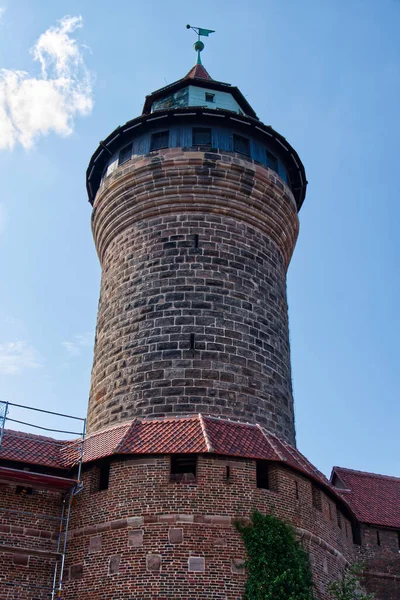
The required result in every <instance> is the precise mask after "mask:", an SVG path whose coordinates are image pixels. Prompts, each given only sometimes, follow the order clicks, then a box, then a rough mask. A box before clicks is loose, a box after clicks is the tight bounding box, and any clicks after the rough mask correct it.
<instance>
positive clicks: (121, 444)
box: [113, 417, 138, 454]
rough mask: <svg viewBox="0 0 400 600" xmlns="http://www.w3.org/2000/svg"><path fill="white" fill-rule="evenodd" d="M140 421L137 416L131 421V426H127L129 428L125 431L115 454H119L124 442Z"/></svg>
mask: <svg viewBox="0 0 400 600" xmlns="http://www.w3.org/2000/svg"><path fill="white" fill-rule="evenodd" d="M137 423H138V419H137V417H135V418H134V419H132V421H129V427H128V428H127V430H126V431H125V433H124V434H123V436H122V438H121V440H120V442H119V444H118V446H117V447H116V448H115V449H114V451H113V454H118V453H119V451H120V449H121V448H122V447H123V444H124V443H125V439H126V438H127V437H128V436H129V435H130V434H131V432H132V431H133V430H134V429H135V426H136V425H137Z"/></svg>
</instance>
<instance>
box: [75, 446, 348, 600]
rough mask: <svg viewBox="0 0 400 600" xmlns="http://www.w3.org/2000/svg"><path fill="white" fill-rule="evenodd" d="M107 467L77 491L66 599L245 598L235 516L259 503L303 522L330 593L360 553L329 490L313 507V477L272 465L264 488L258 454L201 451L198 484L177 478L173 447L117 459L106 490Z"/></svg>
mask: <svg viewBox="0 0 400 600" xmlns="http://www.w3.org/2000/svg"><path fill="white" fill-rule="evenodd" d="M227 466H229V468H230V470H229V474H230V477H229V480H227V478H226V474H227V471H226V467H227ZM99 473H100V470H99V468H98V467H95V466H94V467H92V468H90V469H89V470H88V471H87V472H86V473H85V474H84V479H85V488H84V491H83V493H82V494H80V495H78V496H77V497H76V501H75V505H74V510H73V515H72V521H71V538H70V541H69V544H68V556H67V563H66V567H67V572H66V577H68V581H67V582H66V587H65V598H66V600H75V599H78V598H80V595H79V594H80V591H81V590H85V592H86V594H88V595H90V597H91V598H92V599H93V600H106V599H107V600H112V599H117V598H118V600H122V599H123V598H130V599H131V598H140V599H142V600H147V599H148V600H150V599H151V600H155V599H158V600H161V599H167V598H168V599H170V598H174V599H176V600H179V599H182V600H190V599H193V600H194V599H197V600H200V599H203V600H210V599H214V598H215V599H224V600H237V599H238V598H241V597H242V594H243V590H244V585H245V580H246V572H245V569H244V567H243V564H244V562H243V561H244V558H245V553H244V547H243V544H242V541H241V537H240V535H239V534H238V533H237V531H236V529H235V526H234V522H235V521H236V520H237V519H238V518H248V517H249V516H250V515H251V513H252V512H253V510H254V509H256V508H257V509H258V510H260V511H262V512H264V513H268V512H271V511H273V512H274V513H275V514H276V515H277V516H278V517H281V518H283V519H285V520H288V521H289V522H290V523H292V524H293V525H294V526H295V527H296V530H297V532H298V535H299V537H301V538H302V539H303V543H304V544H305V546H306V548H307V550H308V551H309V552H310V556H311V560H312V564H313V570H314V576H315V583H316V591H317V598H320V599H321V600H327V596H326V593H325V587H326V584H327V582H328V581H329V580H330V579H332V578H335V577H337V575H338V573H339V570H340V569H341V568H342V567H343V565H344V564H345V562H346V561H347V560H351V557H352V551H353V550H352V549H353V544H352V539H351V530H350V524H349V523H348V521H347V519H346V518H345V517H344V516H343V515H342V528H339V527H338V525H337V518H336V506H335V504H334V502H333V501H332V500H331V499H329V498H328V497H327V496H326V495H325V493H324V492H321V504H320V508H316V507H315V506H313V494H312V485H311V483H310V481H308V480H307V479H306V478H305V477H302V476H301V475H298V474H294V472H292V471H290V470H288V469H286V468H285V467H281V466H279V465H272V466H270V489H268V490H265V489H258V488H257V487H256V465H255V461H253V460H246V459H240V460H238V459H235V460H230V459H227V458H221V457H219V458H218V457H211V456H200V457H199V458H198V469H197V480H196V482H193V483H175V482H170V458H169V457H168V456H156V457H141V458H127V459H126V460H121V459H116V460H114V461H113V462H112V463H111V470H110V480H109V487H108V489H107V490H103V491H98V485H99ZM296 483H297V486H296ZM297 495H298V498H297ZM329 506H330V507H331V508H330V509H329ZM346 531H347V534H346Z"/></svg>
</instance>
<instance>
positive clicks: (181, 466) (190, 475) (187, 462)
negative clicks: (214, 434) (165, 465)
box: [170, 454, 197, 483]
mask: <svg viewBox="0 0 400 600" xmlns="http://www.w3.org/2000/svg"><path fill="white" fill-rule="evenodd" d="M196 475H197V456H196V455H195V454H172V455H171V477H170V481H173V482H175V483H195V482H196Z"/></svg>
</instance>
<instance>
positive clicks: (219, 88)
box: [65, 30, 353, 600]
mask: <svg viewBox="0 0 400 600" xmlns="http://www.w3.org/2000/svg"><path fill="white" fill-rule="evenodd" d="M202 31H204V30H202ZM206 31H207V30H206ZM196 46H197V48H196V49H197V50H198V51H199V52H200V51H201V48H202V44H200V43H199V42H198V43H197V44H196ZM87 188H88V193H89V200H90V202H91V203H92V205H93V213H92V226H93V234H94V239H95V243H96V248H97V251H98V255H99V259H100V262H101V265H102V282H101V294H100V302H99V312H98V321H97V331H96V343H95V353H94V364H93V372H92V383H91V391H90V400H89V412H88V425H89V427H88V429H89V434H88V436H87V437H86V439H85V444H84V464H83V469H82V480H83V487H82V491H81V492H80V493H79V494H78V495H77V496H76V499H75V502H74V507H73V510H72V511H71V524H70V529H69V538H68V556H67V560H66V570H65V572H66V573H67V577H68V580H67V581H66V584H65V598H66V600H72V599H75V598H80V597H81V595H82V591H84V592H85V597H86V596H88V597H89V596H90V598H92V599H93V600H122V598H126V599H128V598H129V599H131V598H135V599H137V600H139V599H140V600H156V599H157V600H167V599H168V600H169V599H171V600H210V599H211V598H213V599H215V600H238V599H239V598H240V597H242V595H243V592H244V589H245V584H246V570H245V568H244V566H245V549H244V546H243V542H242V539H241V537H240V535H239V533H238V531H237V529H236V528H235V522H236V520H237V519H238V518H243V519H248V518H249V517H251V515H252V514H253V512H254V511H255V510H259V511H261V512H263V513H268V512H274V513H275V514H276V515H277V516H279V517H281V518H282V519H284V520H285V521H288V522H290V523H291V524H292V525H293V527H294V528H295V531H296V533H297V534H298V536H299V537H301V538H302V539H303V542H304V545H305V546H306V548H307V550H308V551H309V552H310V555H311V559H312V565H313V571H314V578H315V584H316V586H317V589H318V590H319V595H318V600H328V595H327V593H326V584H327V582H328V581H329V580H330V579H331V578H332V577H333V576H335V575H338V573H339V572H340V569H341V568H342V566H343V564H345V563H346V561H349V560H351V559H352V542H351V539H350V537H349V531H351V521H352V519H353V515H352V514H351V511H350V510H349V508H348V506H347V505H346V503H345V501H344V500H343V499H342V498H341V497H340V496H339V494H338V493H337V491H336V490H335V489H334V488H333V487H332V486H331V485H330V484H329V482H328V481H327V480H326V479H325V478H324V476H323V475H322V474H321V473H319V472H318V471H317V470H316V469H315V468H314V467H313V466H312V465H311V464H310V463H309V462H308V461H307V460H306V459H305V458H304V456H302V455H301V454H300V452H299V451H298V450H297V449H296V447H295V429H294V417H293V398H292V385H291V372H290V352H289V335H288V315H287V302H286V271H287V267H288V264H289V261H290V258H291V255H292V252H293V248H294V245H295V242H296V237H297V233H298V217H297V213H298V210H299V209H300V207H301V205H302V202H303V200H304V195H305V188H306V179H305V174H304V169H303V166H302V163H301V161H300V159H299V157H298V156H297V154H296V152H295V151H294V150H293V148H292V147H291V146H290V145H289V144H288V142H287V141H286V140H285V139H284V138H283V137H282V136H281V135H279V134H278V133H277V132H276V131H274V130H273V129H272V128H271V127H269V126H266V125H263V123H261V122H260V121H259V120H258V118H257V116H256V114H255V112H254V111H253V109H252V108H251V106H249V104H248V102H247V101H246V99H245V98H244V97H243V95H242V94H241V93H240V91H239V90H238V89H237V88H236V87H232V86H231V85H228V84H226V83H221V82H218V81H215V80H213V79H211V77H210V76H209V74H208V73H207V71H206V70H205V68H204V67H203V66H202V65H201V64H199V62H198V64H196V65H195V67H193V69H192V70H191V71H190V72H189V73H188V74H187V75H186V76H185V77H184V78H183V79H180V80H179V81H177V82H175V83H173V84H171V85H169V86H167V87H165V88H162V89H161V90H158V91H156V92H154V93H153V94H151V95H150V96H148V97H147V98H146V101H145V105H144V109H143V113H142V115H141V116H140V117H138V118H136V119H133V120H132V121H129V122H128V123H126V124H125V125H124V126H122V127H118V128H117V129H116V130H115V131H114V132H113V133H112V134H111V135H110V136H109V137H108V138H107V139H105V140H104V141H103V142H101V143H100V146H99V148H98V149H97V150H96V152H95V154H94V155H93V157H92V159H91V161H90V165H89V168H88V173H87ZM71 460H72V459H71Z"/></svg>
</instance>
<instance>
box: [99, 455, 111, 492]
mask: <svg viewBox="0 0 400 600" xmlns="http://www.w3.org/2000/svg"><path fill="white" fill-rule="evenodd" d="M109 482H110V463H109V462H106V463H103V464H102V465H101V466H100V474H99V492H101V491H103V490H108V484H109Z"/></svg>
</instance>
